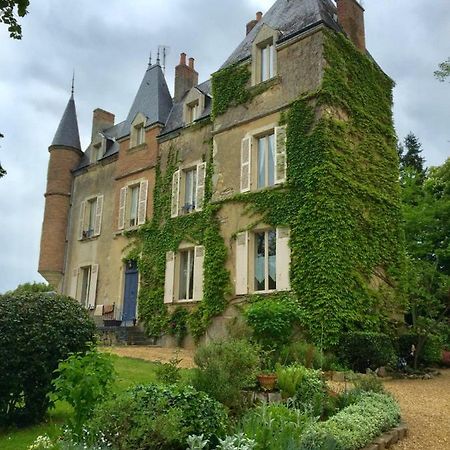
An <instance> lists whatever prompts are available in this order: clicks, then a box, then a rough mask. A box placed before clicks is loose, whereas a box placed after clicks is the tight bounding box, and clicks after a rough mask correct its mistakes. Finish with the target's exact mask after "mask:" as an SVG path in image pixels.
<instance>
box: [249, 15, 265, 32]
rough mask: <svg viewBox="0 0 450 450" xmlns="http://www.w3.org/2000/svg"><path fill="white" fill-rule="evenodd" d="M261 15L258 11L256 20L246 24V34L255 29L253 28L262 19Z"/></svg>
mask: <svg viewBox="0 0 450 450" xmlns="http://www.w3.org/2000/svg"><path fill="white" fill-rule="evenodd" d="M262 16H263V13H262V12H261V11H258V12H257V13H256V19H253V20H250V22H249V23H248V24H247V34H248V33H250V31H252V30H253V28H255V26H256V25H257V24H258V22H259V21H260V20H261V19H262Z"/></svg>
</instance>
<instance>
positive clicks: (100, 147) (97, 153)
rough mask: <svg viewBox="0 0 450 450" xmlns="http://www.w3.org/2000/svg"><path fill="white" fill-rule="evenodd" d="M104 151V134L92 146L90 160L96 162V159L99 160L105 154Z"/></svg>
mask: <svg viewBox="0 0 450 450" xmlns="http://www.w3.org/2000/svg"><path fill="white" fill-rule="evenodd" d="M105 151H106V139H105V137H104V136H102V138H101V141H100V142H97V143H96V144H94V145H93V146H92V157H91V162H92V163H96V162H97V161H100V160H101V159H102V158H103V156H104V155H105Z"/></svg>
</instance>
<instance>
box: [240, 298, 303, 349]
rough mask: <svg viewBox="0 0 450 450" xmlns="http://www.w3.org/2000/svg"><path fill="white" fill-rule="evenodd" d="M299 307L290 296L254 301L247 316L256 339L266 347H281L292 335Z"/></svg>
mask: <svg viewBox="0 0 450 450" xmlns="http://www.w3.org/2000/svg"><path fill="white" fill-rule="evenodd" d="M296 311H297V307H296V306H295V305H293V303H292V301H291V300H289V299H288V298H275V299H264V300H259V301H257V302H255V303H252V304H251V305H250V307H249V308H248V309H247V311H246V313H245V316H246V319H247V323H248V325H249V326H250V328H251V329H252V331H253V335H254V337H255V339H256V340H257V341H258V342H259V343H260V344H261V345H262V346H263V347H265V348H279V347H281V346H282V345H284V344H286V343H287V342H288V341H289V339H290V338H291V336H292V331H293V326H294V323H295V322H296V321H297V319H298V317H297V312H296Z"/></svg>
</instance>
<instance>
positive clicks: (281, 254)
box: [276, 228, 291, 291]
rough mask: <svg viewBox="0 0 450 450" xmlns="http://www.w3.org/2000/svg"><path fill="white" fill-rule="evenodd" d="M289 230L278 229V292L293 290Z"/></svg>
mask: <svg viewBox="0 0 450 450" xmlns="http://www.w3.org/2000/svg"><path fill="white" fill-rule="evenodd" d="M289 236H290V230H289V228H277V250H276V261H277V263H276V264H277V291H289V290H290V289H291V283H290V277H289V271H290V266H291V248H290V247H289Z"/></svg>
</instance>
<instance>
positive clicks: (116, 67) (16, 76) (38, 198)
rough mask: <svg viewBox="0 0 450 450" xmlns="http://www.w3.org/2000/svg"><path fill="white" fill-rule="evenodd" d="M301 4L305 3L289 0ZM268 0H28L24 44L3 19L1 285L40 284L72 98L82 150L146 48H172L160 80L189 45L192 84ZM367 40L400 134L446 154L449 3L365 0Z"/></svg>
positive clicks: (127, 97)
mask: <svg viewBox="0 0 450 450" xmlns="http://www.w3.org/2000/svg"><path fill="white" fill-rule="evenodd" d="M293 1H302V0H293ZM272 3H273V1H272V0H225V1H211V0H127V1H124V0H95V1H92V0H65V1H61V0H31V6H30V12H29V15H28V16H27V17H26V18H24V19H23V20H22V21H21V22H22V25H23V39H22V41H14V40H12V39H10V38H9V37H8V33H7V31H6V27H5V26H4V25H3V24H0V132H2V133H3V134H4V135H5V139H2V140H1V141H0V145H1V148H0V161H1V163H2V165H3V166H4V167H5V168H6V169H7V171H8V175H7V176H6V177H5V178H2V179H1V180H0V293H1V292H3V291H5V290H8V289H12V288H14V287H16V286H17V284H19V283H23V282H27V281H34V280H36V281H42V279H41V277H40V276H39V274H38V273H37V265H38V254H39V241H40V233H41V226H42V216H43V212H44V197H43V194H44V192H45V185H46V171H47V164H48V151H47V148H48V146H49V144H50V143H51V141H52V139H53V136H54V133H55V131H56V128H57V126H58V123H59V120H60V118H61V115H62V113H63V111H64V108H65V106H66V103H67V100H68V98H69V95H70V83H71V78H72V70H73V69H75V72H76V81H75V85H76V86H75V99H76V104H77V110H78V120H79V126H80V133H81V142H82V145H83V148H85V147H86V146H87V145H88V143H89V142H88V139H89V137H90V132H91V120H92V111H93V110H94V109H95V108H97V107H101V108H103V109H106V110H108V111H111V112H113V113H114V114H116V120H117V121H122V120H124V119H125V117H126V115H127V113H128V109H129V107H130V106H131V103H132V101H133V98H134V95H135V93H136V91H137V88H138V87H139V84H140V82H141V79H142V77H143V74H144V72H145V70H146V66H147V61H148V55H149V52H150V51H153V53H154V54H155V53H156V49H157V47H158V45H159V44H164V45H167V46H169V47H170V50H169V55H168V60H167V79H168V83H169V87H170V88H171V89H172V86H173V71H174V66H175V64H176V63H177V62H178V59H179V54H180V52H182V51H185V52H186V53H187V54H188V57H191V56H192V57H194V58H195V59H196V67H197V70H198V71H199V73H200V81H204V80H206V79H208V78H209V75H210V74H211V73H212V72H213V71H215V70H216V69H217V68H218V67H219V66H220V65H221V64H222V63H223V62H224V61H225V59H226V58H227V57H228V56H229V54H230V53H231V52H232V50H233V49H234V47H235V46H236V45H237V44H238V43H239V42H240V40H241V39H243V37H244V29H245V24H246V22H247V21H248V20H250V19H252V18H253V17H254V15H255V13H256V12H257V11H258V10H261V11H263V12H265V11H267V9H268V8H269V7H270V6H271V5H272ZM364 4H365V8H366V34H367V47H368V49H369V50H370V52H371V53H372V55H373V56H374V58H375V59H376V60H377V61H378V63H379V64H380V65H381V67H382V68H383V69H384V70H385V71H386V72H387V73H388V74H389V75H390V76H391V77H392V78H393V79H394V80H395V81H396V84H397V85H396V88H395V92H394V95H395V110H394V112H395V122H396V127H397V133H398V136H400V137H404V136H405V135H406V134H407V133H408V132H409V131H410V130H412V131H413V132H414V133H415V134H416V135H417V136H418V137H419V139H420V140H421V142H422V144H423V147H424V155H425V157H426V159H427V163H428V164H429V165H437V164H442V163H443V162H444V160H445V159H446V158H447V157H448V156H449V155H450V126H449V125H450V84H449V83H439V82H438V81H436V80H435V79H434V78H433V71H434V70H435V69H436V67H437V65H438V63H439V62H441V61H444V60H445V59H446V58H447V57H449V56H450V1H449V0H433V1H423V0H366V1H365V2H364Z"/></svg>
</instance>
